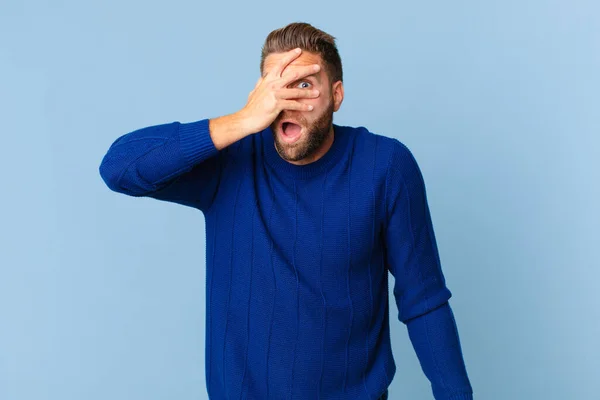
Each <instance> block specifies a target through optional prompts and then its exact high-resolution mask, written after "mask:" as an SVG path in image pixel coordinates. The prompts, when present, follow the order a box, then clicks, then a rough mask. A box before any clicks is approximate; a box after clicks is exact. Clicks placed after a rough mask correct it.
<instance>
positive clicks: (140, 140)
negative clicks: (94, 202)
mask: <svg viewBox="0 0 600 400" xmlns="http://www.w3.org/2000/svg"><path fill="white" fill-rule="evenodd" d="M221 120H222V119H221ZM231 127H237V123H235V122H232V123H227V120H225V122H224V123H221V124H220V125H217V126H215V125H214V124H211V121H210V120H208V119H202V120H199V121H195V122H190V123H185V124H184V123H180V122H172V123H168V124H162V125H154V126H149V127H145V128H142V129H138V130H136V131H133V132H129V133H127V134H125V135H122V136H121V137H119V138H118V139H117V140H115V141H114V142H113V143H112V145H111V146H110V148H109V149H108V151H107V153H106V154H105V155H104V157H103V159H102V162H101V164H100V167H99V171H100V175H101V177H102V179H103V180H104V182H105V183H106V185H107V186H108V187H109V188H110V189H111V190H113V191H115V192H118V193H123V194H127V195H130V196H136V197H143V196H146V197H153V198H156V199H159V200H165V201H171V202H174V203H179V204H183V205H187V206H190V207H195V208H198V209H200V210H203V211H205V210H207V209H208V208H209V207H210V205H211V204H212V199H213V198H214V195H215V193H216V190H217V187H218V185H219V180H220V172H221V171H222V169H223V166H224V164H225V159H226V158H225V156H226V154H227V151H228V149H227V148H226V147H227V146H228V145H229V144H231V143H233V142H234V141H235V140H237V139H235V140H234V139H233V138H234V135H233V134H232V132H231ZM241 133H242V130H238V133H237V134H238V137H243V136H242V135H241ZM217 143H218V144H219V147H217Z"/></svg>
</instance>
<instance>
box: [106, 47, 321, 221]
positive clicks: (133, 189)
mask: <svg viewBox="0 0 600 400" xmlns="http://www.w3.org/2000/svg"><path fill="white" fill-rule="evenodd" d="M300 54H301V51H296V50H291V51H289V52H287V53H286V55H285V57H283V58H282V59H281V60H280V61H279V62H278V64H277V65H276V66H275V67H274V68H273V69H271V70H270V71H269V72H268V73H265V75H264V76H262V77H260V78H259V80H258V82H257V83H256V86H255V87H254V90H252V92H250V95H249V96H248V101H247V103H246V105H245V106H244V108H243V109H242V110H240V111H238V112H236V113H233V114H230V115H226V116H223V117H218V118H214V119H210V120H209V119H203V120H199V121H195V122H191V123H180V122H172V123H168V124H162V125H154V126H148V127H145V128H142V129H138V130H135V131H133V132H129V133H127V134H125V135H122V136H121V137H119V138H118V139H117V140H115V141H114V142H113V143H112V145H111V146H110V148H109V149H108V152H107V153H106V154H105V156H104V158H103V159H102V162H101V164H100V168H99V171H100V175H101V176H102V179H103V180H104V182H105V183H106V185H107V186H108V187H109V188H110V189H111V190H113V191H115V192H118V193H123V194H127V195H130V196H137V197H142V196H146V197H153V198H156V199H159V200H165V201H171V202H175V203H179V204H183V205H187V206H190V207H195V208H198V209H200V210H202V211H206V210H208V208H210V206H211V205H212V203H213V199H214V198H215V196H216V193H217V190H218V187H219V183H220V179H221V178H220V177H221V172H222V171H223V168H224V167H225V165H226V164H227V160H228V158H229V157H228V156H229V155H228V153H229V149H230V148H229V146H230V145H231V144H233V143H235V142H237V141H238V140H240V139H242V138H244V137H246V136H248V135H250V134H253V133H257V132H260V131H261V130H263V129H265V128H266V127H268V126H269V125H270V124H271V123H272V122H273V121H274V120H275V119H276V118H277V116H278V115H279V114H280V113H281V111H282V110H297V111H310V110H311V108H310V107H311V106H310V105H309V104H306V103H303V102H301V101H299V100H300V99H303V98H315V97H318V96H319V93H318V92H317V91H313V90H305V89H297V88H289V87H288V86H289V85H290V84H291V83H292V82H294V81H296V80H297V79H300V78H303V77H305V76H308V75H311V74H313V73H314V72H315V71H317V69H315V68H319V66H318V65H317V66H315V65H308V66H303V67H300V68H298V69H295V70H293V71H287V70H286V68H287V66H288V65H289V64H290V63H291V62H292V61H293V60H294V59H296V58H297V57H298V56H299V55H300Z"/></svg>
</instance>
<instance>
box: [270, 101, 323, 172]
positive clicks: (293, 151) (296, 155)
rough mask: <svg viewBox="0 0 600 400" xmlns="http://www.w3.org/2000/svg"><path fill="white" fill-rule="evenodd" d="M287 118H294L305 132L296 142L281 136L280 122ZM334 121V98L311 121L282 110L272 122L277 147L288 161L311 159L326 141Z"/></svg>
mask: <svg viewBox="0 0 600 400" xmlns="http://www.w3.org/2000/svg"><path fill="white" fill-rule="evenodd" d="M286 118H293V119H294V120H296V121H297V122H298V123H299V124H300V126H301V128H302V130H303V132H302V133H301V135H303V136H304V137H301V138H300V139H299V140H298V141H297V142H295V143H291V144H290V143H285V142H283V141H281V139H280V136H279V131H278V129H279V125H280V124H279V122H280V121H281V120H283V119H286ZM332 123H333V99H331V101H330V102H329V105H328V106H327V109H325V110H324V111H323V112H322V113H321V115H319V117H318V118H317V119H316V120H315V121H313V122H311V123H309V122H308V121H306V119H305V118H304V117H302V115H298V116H297V117H296V116H294V115H291V114H286V112H285V111H282V112H281V114H279V116H278V118H277V119H276V120H275V122H273V124H271V130H272V131H273V132H275V134H274V135H273V138H274V139H275V149H277V152H278V153H279V155H280V156H281V158H283V159H284V160H287V161H300V160H304V159H310V158H311V157H312V156H313V155H314V154H315V153H316V152H317V151H318V150H319V149H320V148H321V146H322V145H323V143H325V141H326V140H327V138H328V137H329V134H330V132H331V125H332Z"/></svg>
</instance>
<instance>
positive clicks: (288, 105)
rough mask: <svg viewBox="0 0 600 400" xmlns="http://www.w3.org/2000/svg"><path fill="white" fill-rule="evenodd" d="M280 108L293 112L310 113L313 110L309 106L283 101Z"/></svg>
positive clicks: (297, 102)
mask: <svg viewBox="0 0 600 400" xmlns="http://www.w3.org/2000/svg"><path fill="white" fill-rule="evenodd" d="M281 107H282V109H284V110H294V111H311V110H312V109H313V106H312V105H310V104H304V103H300V102H299V101H294V100H283V101H282V103H281Z"/></svg>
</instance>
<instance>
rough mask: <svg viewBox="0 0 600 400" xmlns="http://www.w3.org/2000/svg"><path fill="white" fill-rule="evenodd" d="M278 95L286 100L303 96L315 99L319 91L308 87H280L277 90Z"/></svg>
mask: <svg viewBox="0 0 600 400" xmlns="http://www.w3.org/2000/svg"><path fill="white" fill-rule="evenodd" d="M277 96H278V97H279V98H280V99H284V100H289V99H301V98H306V99H314V98H315V97H319V91H318V90H307V89H279V90H278V91H277Z"/></svg>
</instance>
